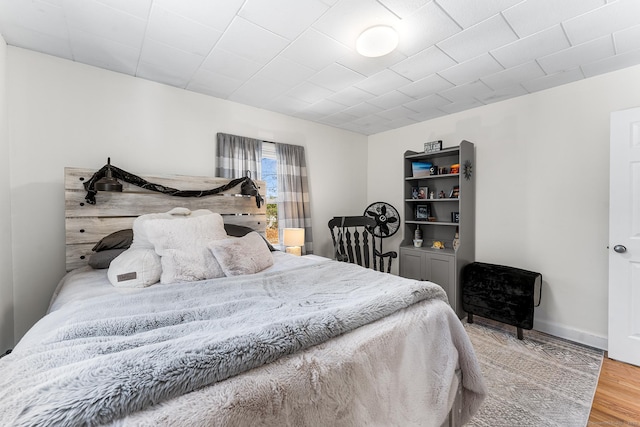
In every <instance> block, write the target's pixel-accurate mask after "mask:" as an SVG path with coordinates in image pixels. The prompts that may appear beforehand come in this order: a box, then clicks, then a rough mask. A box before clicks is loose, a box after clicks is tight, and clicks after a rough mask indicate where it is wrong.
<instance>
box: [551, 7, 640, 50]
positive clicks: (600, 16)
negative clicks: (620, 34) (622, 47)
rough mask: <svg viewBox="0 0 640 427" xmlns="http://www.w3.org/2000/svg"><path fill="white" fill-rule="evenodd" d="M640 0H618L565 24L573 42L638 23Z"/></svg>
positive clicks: (580, 41)
mask: <svg viewBox="0 0 640 427" xmlns="http://www.w3.org/2000/svg"><path fill="white" fill-rule="evenodd" d="M639 21H640V1H638V0H617V1H615V2H613V3H607V4H606V5H605V6H602V7H600V8H598V9H594V10H592V11H590V12H588V13H585V14H584V15H580V16H577V17H575V18H572V19H569V20H568V21H567V22H565V23H564V24H563V26H564V28H565V30H566V32H567V36H568V37H569V40H570V41H571V44H581V43H585V42H588V41H591V40H594V39H597V38H599V37H602V36H604V35H607V34H610V33H612V32H615V31H619V30H621V29H624V28H628V27H633V26H636V25H638V22H639Z"/></svg>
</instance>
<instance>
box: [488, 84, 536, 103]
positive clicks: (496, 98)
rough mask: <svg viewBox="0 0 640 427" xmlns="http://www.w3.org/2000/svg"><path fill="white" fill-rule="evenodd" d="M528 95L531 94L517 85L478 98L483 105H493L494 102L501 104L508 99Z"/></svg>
mask: <svg viewBox="0 0 640 427" xmlns="http://www.w3.org/2000/svg"><path fill="white" fill-rule="evenodd" d="M528 93H529V92H527V91H526V90H525V89H524V88H523V87H522V86H520V85H517V86H511V87H505V88H501V89H498V90H495V91H491V92H488V93H485V94H481V95H478V96H477V97H476V98H477V99H478V101H480V102H482V103H483V104H491V103H494V102H500V101H504V100H507V99H511V98H515V97H517V96H522V95H526V94H528Z"/></svg>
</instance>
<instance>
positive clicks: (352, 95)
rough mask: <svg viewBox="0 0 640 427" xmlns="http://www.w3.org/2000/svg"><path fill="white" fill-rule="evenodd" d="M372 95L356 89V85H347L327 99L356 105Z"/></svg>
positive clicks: (372, 95)
mask: <svg viewBox="0 0 640 427" xmlns="http://www.w3.org/2000/svg"><path fill="white" fill-rule="evenodd" d="M374 97H375V95H374V94H372V93H369V92H365V91H364V90H362V89H358V88H357V87H348V88H346V89H343V90H341V91H340V92H337V93H334V94H333V95H331V96H329V98H327V99H330V100H332V101H335V102H337V103H339V104H344V105H356V104H360V103H361V102H365V101H367V100H368V99H371V98H374Z"/></svg>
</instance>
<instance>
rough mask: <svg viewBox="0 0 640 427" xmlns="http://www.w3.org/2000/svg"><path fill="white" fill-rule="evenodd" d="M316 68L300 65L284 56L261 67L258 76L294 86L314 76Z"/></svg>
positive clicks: (290, 86)
mask: <svg viewBox="0 0 640 427" xmlns="http://www.w3.org/2000/svg"><path fill="white" fill-rule="evenodd" d="M314 73H315V70H313V69H311V68H309V67H305V66H304V65H300V64H298V63H296V62H293V61H291V60H289V59H287V58H283V57H282V56H278V57H276V58H274V60H273V61H271V62H269V63H268V64H267V65H265V66H264V68H263V69H261V70H260V71H259V72H258V73H257V74H256V76H259V77H262V78H265V79H267V80H273V81H275V82H278V83H280V84H282V85H284V86H288V87H289V88H292V87H294V86H297V85H299V84H300V83H302V82H304V81H306V80H308V79H309V77H311V76H313V75H314Z"/></svg>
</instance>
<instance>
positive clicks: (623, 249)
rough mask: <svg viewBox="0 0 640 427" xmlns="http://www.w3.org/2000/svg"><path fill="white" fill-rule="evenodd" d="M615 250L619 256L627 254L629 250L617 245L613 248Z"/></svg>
mask: <svg viewBox="0 0 640 427" xmlns="http://www.w3.org/2000/svg"><path fill="white" fill-rule="evenodd" d="M613 250H614V251H616V252H618V253H619V254H623V253H625V252H627V248H626V247H624V246H623V245H615V246H614V247H613Z"/></svg>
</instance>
